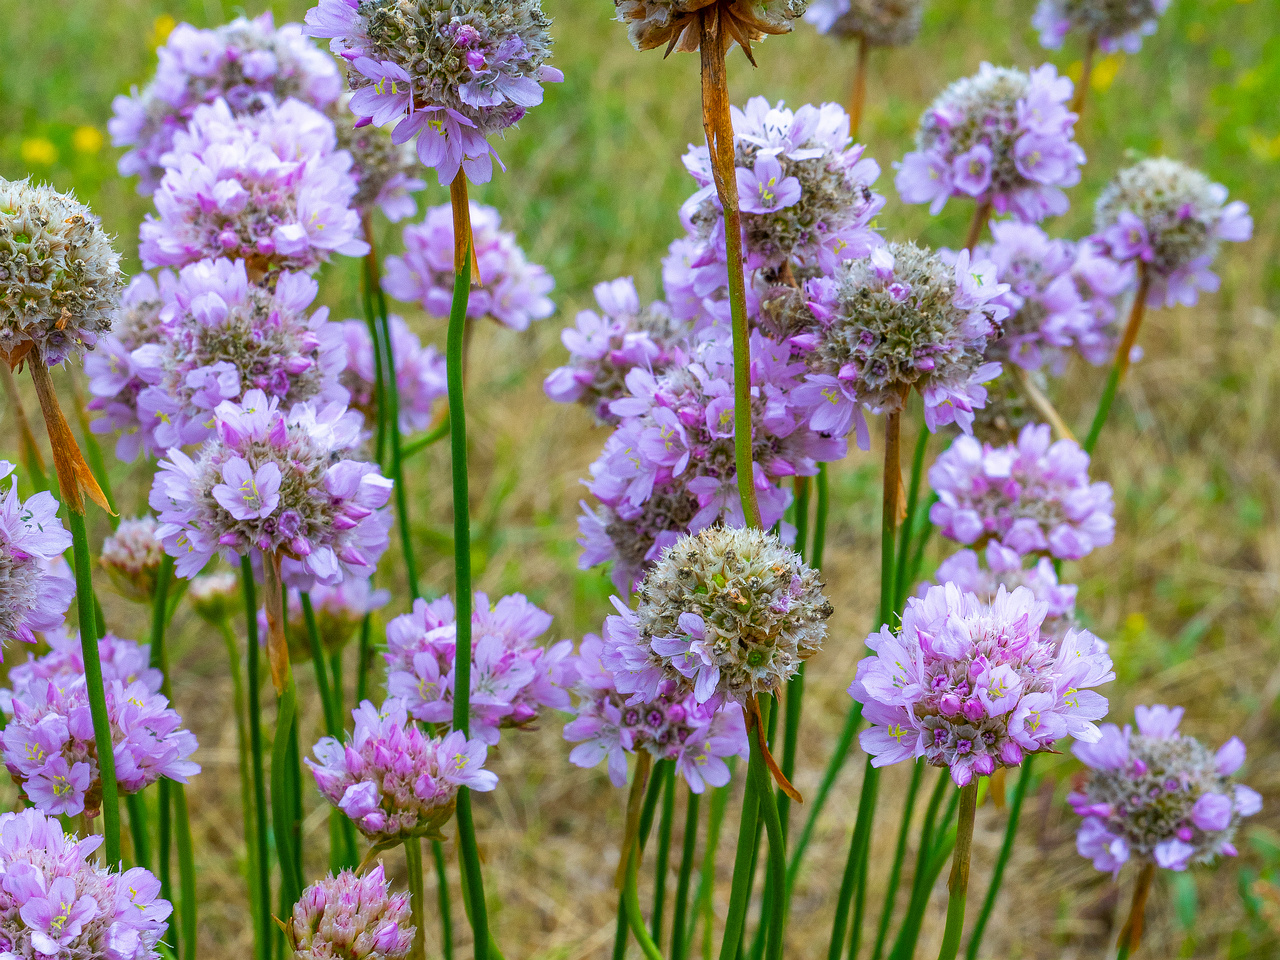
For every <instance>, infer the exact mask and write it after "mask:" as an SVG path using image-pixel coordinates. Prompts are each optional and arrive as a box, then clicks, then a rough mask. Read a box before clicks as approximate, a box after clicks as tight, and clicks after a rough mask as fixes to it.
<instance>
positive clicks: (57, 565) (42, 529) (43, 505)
mask: <svg viewBox="0 0 1280 960" xmlns="http://www.w3.org/2000/svg"><path fill="white" fill-rule="evenodd" d="M14 469H15V468H14V465H13V464H12V463H10V462H9V461H7V460H0V480H4V479H5V478H6V477H8V476H9V475H10V474H12V473H13V471H14ZM70 546H71V534H69V533H68V532H67V531H66V529H64V528H63V526H62V521H61V520H60V519H58V501H57V500H55V499H54V498H53V494H51V493H48V492H45V491H41V492H39V493H34V494H32V495H31V496H30V497H28V498H27V499H26V500H19V499H18V478H17V477H14V478H13V482H12V483H11V484H10V486H9V492H8V493H6V494H4V495H3V497H0V644H3V643H7V642H8V641H10V640H25V641H26V642H28V643H34V642H35V639H36V638H35V634H34V633H32V631H33V630H40V631H45V630H56V629H57V628H58V627H60V626H62V621H63V620H64V619H65V617H66V613H67V607H69V606H70V605H71V600H72V598H73V597H74V596H75V595H76V585H75V579H74V578H73V577H72V576H71V571H70V569H68V568H67V565H66V562H65V561H64V560H63V559H62V553H63V551H65V550H66V549H67V548H68V547H70Z"/></svg>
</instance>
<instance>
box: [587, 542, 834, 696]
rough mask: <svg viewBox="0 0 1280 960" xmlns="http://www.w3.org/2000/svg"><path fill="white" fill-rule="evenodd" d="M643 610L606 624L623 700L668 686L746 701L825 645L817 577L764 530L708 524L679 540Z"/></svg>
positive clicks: (609, 659)
mask: <svg viewBox="0 0 1280 960" xmlns="http://www.w3.org/2000/svg"><path fill="white" fill-rule="evenodd" d="M637 592H638V594H639V597H640V604H639V607H638V608H637V609H636V612H635V613H634V614H631V613H630V612H629V611H627V610H626V608H625V607H623V606H622V604H621V603H620V602H618V601H616V600H615V601H614V605H615V606H616V607H617V608H618V611H619V613H620V614H621V617H620V618H619V620H618V621H615V622H614V623H612V624H611V625H610V630H609V631H608V633H609V636H607V637H606V638H605V640H606V645H605V648H604V651H603V654H602V659H603V661H604V665H605V667H606V668H607V669H609V670H610V671H612V672H613V675H614V677H615V680H616V682H617V687H618V691H619V692H620V693H625V694H630V695H631V696H630V700H629V701H628V702H629V703H647V702H650V701H652V700H653V699H655V698H656V697H657V696H658V695H659V693H660V692H661V691H662V690H663V689H665V687H664V684H665V683H666V682H668V681H671V682H674V683H675V684H676V692H678V693H681V692H682V693H688V692H690V691H692V693H693V696H694V698H695V699H696V700H697V702H698V703H709V702H710V703H720V702H723V701H727V700H733V701H737V702H738V703H743V704H746V703H748V702H750V701H754V698H755V697H756V695H757V694H761V693H777V692H778V691H779V689H780V688H781V686H782V684H783V683H785V682H786V681H787V680H788V679H790V678H791V676H792V675H793V674H794V673H795V672H796V670H798V669H799V668H800V664H801V663H803V662H804V661H805V660H808V659H809V658H810V657H811V656H813V655H814V654H815V653H817V652H818V650H819V649H821V647H822V641H823V640H824V639H825V638H826V635H827V626H826V621H827V619H828V618H829V617H830V616H831V613H832V609H831V604H830V602H828V600H827V598H826V597H825V596H823V593H822V582H821V581H820V580H819V579H818V574H817V571H815V570H812V569H810V568H809V567H807V566H805V563H804V561H803V560H801V559H800V557H799V556H798V555H797V554H796V553H795V552H794V551H792V550H791V549H789V548H788V547H786V546H784V545H783V544H782V542H781V541H780V540H779V539H778V538H777V537H776V536H774V535H773V534H771V533H765V532H764V531H762V530H754V529H745V528H731V527H709V528H708V529H706V530H703V531H702V532H701V533H697V534H692V535H690V536H685V537H681V538H680V540H678V541H677V542H676V544H675V545H674V546H672V547H671V548H670V549H669V550H666V551H664V552H663V554H662V557H661V559H659V560H658V562H657V564H655V565H654V567H653V569H652V570H650V571H649V573H648V574H646V575H645V578H644V581H643V582H642V583H641V584H640V587H639V589H638V591H637Z"/></svg>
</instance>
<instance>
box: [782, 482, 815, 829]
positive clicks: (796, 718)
mask: <svg viewBox="0 0 1280 960" xmlns="http://www.w3.org/2000/svg"><path fill="white" fill-rule="evenodd" d="M809 488H810V483H809V478H808V477H797V478H796V513H795V517H796V552H797V553H798V554H800V556H801V558H803V557H804V552H805V545H806V544H807V542H808V539H809V537H808V534H809V499H810V496H809ZM804 667H805V665H804V664H803V663H801V664H800V668H799V669H798V670H797V671H796V674H795V676H793V677H792V678H791V679H790V680H789V681H787V698H786V711H787V713H786V719H785V721H784V722H783V726H782V775H783V776H784V777H786V778H787V780H788V781H790V780H791V778H792V776H793V775H794V774H795V772H796V748H797V746H798V745H799V740H800V716H801V714H802V713H803V707H804V674H805V669H804ZM778 816H779V817H781V818H782V833H783V836H786V834H787V833H788V832H789V828H790V826H791V798H790V797H789V796H787V794H786V791H784V790H779V791H778Z"/></svg>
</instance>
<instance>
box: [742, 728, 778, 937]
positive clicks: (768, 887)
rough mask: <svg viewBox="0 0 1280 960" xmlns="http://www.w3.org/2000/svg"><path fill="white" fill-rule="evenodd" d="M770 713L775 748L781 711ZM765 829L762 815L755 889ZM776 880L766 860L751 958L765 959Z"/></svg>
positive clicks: (755, 853)
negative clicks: (762, 836)
mask: <svg viewBox="0 0 1280 960" xmlns="http://www.w3.org/2000/svg"><path fill="white" fill-rule="evenodd" d="M768 713H769V720H768V728H769V737H768V739H767V740H766V741H765V742H766V743H767V744H768V745H769V748H770V749H773V747H774V746H775V744H776V743H777V740H776V739H775V737H776V734H777V732H778V713H779V711H777V710H770V711H769V712H768ZM769 792H770V795H771V796H772V795H773V791H772V790H770V791H769ZM778 792H779V793H781V792H782V791H781V789H779V790H778ZM777 802H778V801H777V798H776V797H774V803H775V805H776V804H777ZM762 812H763V808H762ZM779 817H781V815H779ZM764 831H765V822H764V818H763V817H761V818H760V820H758V821H757V823H756V838H755V845H754V846H753V847H752V848H751V873H750V874H749V876H750V884H749V889H753V890H754V889H755V883H756V866H757V864H758V863H759V860H760V837H761V834H763V833H764ZM784 873H785V871H784ZM775 882H776V881H775V878H774V875H773V870H772V869H771V861H768V860H766V864H765V875H764V890H763V891H762V892H761V894H762V895H761V900H760V920H759V923H758V924H757V925H756V932H755V936H754V937H752V939H751V949H750V952H749V953H748V954H747V955H748V956H750V958H751V960H763V958H764V951H765V943H766V940H767V938H768V935H769V926H770V924H771V923H772V922H773V908H774V903H775V897H776V893H775V891H774V885H775ZM744 943H745V941H744ZM742 955H743V950H742V948H741V947H740V948H739V956H742Z"/></svg>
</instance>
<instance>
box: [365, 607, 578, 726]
mask: <svg viewBox="0 0 1280 960" xmlns="http://www.w3.org/2000/svg"><path fill="white" fill-rule="evenodd" d="M474 599H475V605H474V607H473V609H472V614H471V638H472V639H471V698H470V704H471V713H470V718H469V725H470V729H471V734H472V736H474V737H475V738H476V739H477V740H480V741H482V742H484V743H487V744H489V745H491V746H492V745H494V744H496V743H497V742H498V736H499V730H500V728H502V727H527V726H528V725H529V724H531V723H532V722H533V721H534V720H536V719H537V718H538V714H539V712H540V711H541V710H542V709H543V708H550V709H553V710H568V709H569V694H568V693H567V692H566V690H567V688H568V687H569V686H570V685H571V684H572V683H573V679H574V674H573V670H572V668H571V666H570V664H569V658H570V656H571V654H572V653H573V641H571V640H561V641H560V642H559V643H555V644H552V645H551V646H549V647H542V646H539V645H538V644H537V643H536V641H537V639H538V637H540V636H541V635H542V634H544V633H546V632H547V629H548V628H549V627H550V626H551V614H549V613H547V612H546V611H544V610H539V609H538V608H537V607H535V606H534V605H533V604H532V603H530V602H529V601H528V600H527V599H525V597H524V596H522V595H521V594H518V593H516V594H512V595H511V596H509V597H503V598H502V599H501V600H499V601H498V602H497V603H496V604H493V605H492V606H490V604H489V598H488V596H486V595H485V594H483V593H477V594H476V595H475V598H474ZM457 629H458V627H457V622H456V614H455V612H454V607H453V601H451V600H450V599H449V598H448V597H441V598H440V599H439V600H435V601H433V602H431V603H428V602H427V601H425V600H415V601H414V604H413V612H412V613H406V614H404V615H403V616H399V617H396V618H395V619H394V620H392V621H391V622H390V623H388V624H387V653H386V654H385V656H386V660H387V693H388V695H390V696H392V697H395V698H397V699H398V700H400V701H401V702H403V703H404V705H405V707H406V709H408V711H409V713H410V714H411V715H412V716H413V717H414V718H415V719H417V720H421V721H423V722H424V723H442V724H448V723H450V722H451V721H452V719H453V695H454V670H455V667H456V660H457V655H458V650H457Z"/></svg>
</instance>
